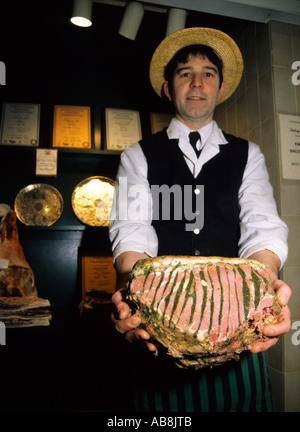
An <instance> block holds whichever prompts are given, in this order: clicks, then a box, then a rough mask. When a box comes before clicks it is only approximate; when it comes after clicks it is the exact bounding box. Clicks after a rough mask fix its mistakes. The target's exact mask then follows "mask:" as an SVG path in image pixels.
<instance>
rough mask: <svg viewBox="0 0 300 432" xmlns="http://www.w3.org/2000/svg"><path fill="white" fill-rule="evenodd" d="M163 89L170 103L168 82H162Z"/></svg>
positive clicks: (171, 99)
mask: <svg viewBox="0 0 300 432" xmlns="http://www.w3.org/2000/svg"><path fill="white" fill-rule="evenodd" d="M163 89H164V92H165V95H166V97H167V98H168V99H169V101H170V102H172V101H173V98H172V96H171V93H170V90H169V82H168V81H165V82H164V84H163Z"/></svg>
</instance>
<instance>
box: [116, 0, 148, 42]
mask: <svg viewBox="0 0 300 432" xmlns="http://www.w3.org/2000/svg"><path fill="white" fill-rule="evenodd" d="M143 16H144V7H143V5H142V4H141V3H138V2H130V3H128V5H127V6H126V8H125V12H124V15H123V18H122V22H121V25H120V28H119V34H120V35H122V36H125V37H126V38H128V39H132V40H135V38H136V35H137V32H138V30H139V28H140V25H141V22H142V19H143Z"/></svg>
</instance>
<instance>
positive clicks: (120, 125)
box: [105, 108, 142, 151]
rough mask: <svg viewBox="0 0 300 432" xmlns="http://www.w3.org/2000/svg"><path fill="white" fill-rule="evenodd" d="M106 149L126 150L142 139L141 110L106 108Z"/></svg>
mask: <svg viewBox="0 0 300 432" xmlns="http://www.w3.org/2000/svg"><path fill="white" fill-rule="evenodd" d="M105 121H106V149H107V150H119V151H121V150H124V148H126V147H127V146H129V145H130V144H133V143H134V142H137V141H139V140H140V139H142V132H141V121H140V113H139V111H134V110H121V109H114V108H106V110H105Z"/></svg>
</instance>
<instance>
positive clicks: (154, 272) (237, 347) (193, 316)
mask: <svg viewBox="0 0 300 432" xmlns="http://www.w3.org/2000/svg"><path fill="white" fill-rule="evenodd" d="M128 298H129V300H131V301H133V302H134V305H136V308H137V314H139V315H140V317H141V319H142V327H143V328H145V329H146V330H147V331H148V332H149V333H150V335H151V336H152V337H153V338H154V339H155V340H157V341H158V342H160V343H161V344H162V345H163V346H164V347H166V348H167V352H168V354H170V355H171V356H173V357H174V358H175V359H176V362H177V364H178V365H179V366H181V367H191V368H194V369H200V368H203V367H206V366H215V365H219V364H222V363H224V362H226V361H228V360H230V359H233V358H234V359H239V354H240V353H241V352H242V351H244V350H249V349H250V348H251V346H252V345H253V343H254V342H256V341H264V340H267V339H268V338H267V337H266V336H264V335H263V333H262V329H263V326H264V325H265V324H267V323H271V322H272V323H273V322H277V318H278V315H279V313H280V310H281V308H280V306H279V304H278V302H277V298H276V294H275V292H274V290H273V289H272V288H271V282H270V279H269V276H268V274H267V273H266V271H265V268H264V266H263V265H262V264H261V263H259V262H257V261H253V260H246V259H241V258H223V257H187V256H186V257H185V256H182V257H179V256H164V257H157V258H152V259H146V260H140V261H138V262H137V263H136V265H135V266H134V268H133V269H132V272H131V274H130V277H129V282H128Z"/></svg>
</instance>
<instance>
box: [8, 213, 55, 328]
mask: <svg viewBox="0 0 300 432" xmlns="http://www.w3.org/2000/svg"><path fill="white" fill-rule="evenodd" d="M0 231H1V232H0V238H1V242H0V321H2V322H4V323H5V325H6V326H7V327H29V326H36V325H49V324H50V320H51V312H50V309H49V308H50V302H49V300H46V299H41V298H39V297H38V293H37V289H36V284H35V278H34V274H33V271H32V269H31V267H30V265H29V264H28V262H27V260H26V258H25V255H24V252H23V248H22V246H21V244H20V242H19V235H18V228H17V220H16V213H15V212H14V211H13V210H10V211H8V212H7V213H6V215H5V216H4V217H3V219H2V221H1V225H0Z"/></svg>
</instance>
